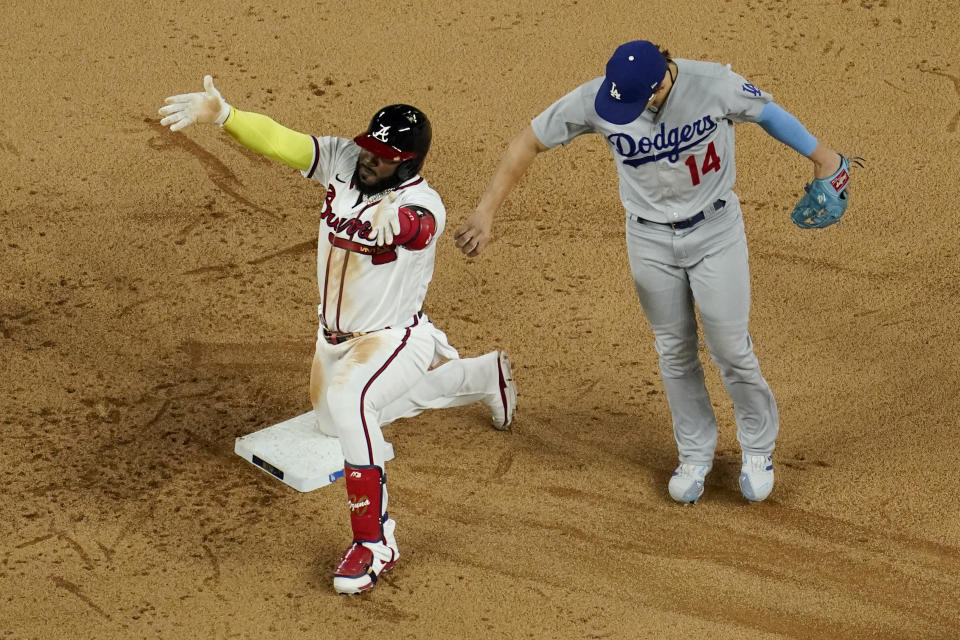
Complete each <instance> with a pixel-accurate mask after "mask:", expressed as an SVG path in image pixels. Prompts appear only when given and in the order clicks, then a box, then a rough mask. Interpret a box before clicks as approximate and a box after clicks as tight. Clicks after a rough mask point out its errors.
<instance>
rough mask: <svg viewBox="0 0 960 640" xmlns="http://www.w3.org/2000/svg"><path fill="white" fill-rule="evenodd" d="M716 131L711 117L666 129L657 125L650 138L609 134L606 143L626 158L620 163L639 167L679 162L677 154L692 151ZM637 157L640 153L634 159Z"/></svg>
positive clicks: (626, 134)
mask: <svg viewBox="0 0 960 640" xmlns="http://www.w3.org/2000/svg"><path fill="white" fill-rule="evenodd" d="M716 130H717V123H716V122H715V121H714V120H713V118H712V117H710V116H703V117H702V118H700V119H699V120H694V121H693V122H691V123H690V124H685V125H681V126H678V127H673V128H672V129H667V126H666V125H665V124H664V123H662V122H661V123H660V131H658V132H657V134H656V135H654V136H653V137H652V138H647V137H646V136H644V137H642V138H634V137H633V136H631V135H630V134H628V133H612V134H610V135H608V136H607V142H609V143H610V146H611V147H613V150H614V151H616V152H617V153H618V154H620V155H621V156H624V157H626V158H629V160H624V161H623V164H625V165H628V166H631V167H639V166H640V165H642V164H647V163H648V162H656V161H657V160H662V159H664V158H666V159H667V160H669V161H670V162H676V161H677V160H679V159H680V154H681V153H683V152H684V151H686V150H687V149H692V148H693V147H695V146H697V145H698V144H700V143H701V142H703V141H705V140H707V139H708V138H710V136H712V135H713V132H714V131H716ZM637 154H642V155H641V156H640V157H638V158H635V157H634V156H636V155H637Z"/></svg>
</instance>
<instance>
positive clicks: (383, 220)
mask: <svg viewBox="0 0 960 640" xmlns="http://www.w3.org/2000/svg"><path fill="white" fill-rule="evenodd" d="M397 195H398V194H397V192H396V191H393V192H391V193H390V195H388V196H386V197H384V198H382V199H381V200H380V204H378V205H377V208H376V210H375V211H374V212H373V218H372V219H371V220H370V227H371V229H372V230H371V232H370V239H371V240H376V241H377V246H378V247H383V246H390V245H392V244H393V237H394V236H395V235H397V234H398V233H400V206H399V205H397V204H394V202H395V201H396V199H397Z"/></svg>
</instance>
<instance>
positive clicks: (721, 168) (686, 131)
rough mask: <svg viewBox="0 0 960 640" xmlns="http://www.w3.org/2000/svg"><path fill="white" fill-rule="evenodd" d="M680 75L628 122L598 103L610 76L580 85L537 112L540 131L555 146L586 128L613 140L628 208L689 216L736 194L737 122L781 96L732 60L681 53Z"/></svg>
mask: <svg viewBox="0 0 960 640" xmlns="http://www.w3.org/2000/svg"><path fill="white" fill-rule="evenodd" d="M674 62H675V63H676V65H677V77H676V81H675V82H674V85H673V88H672V89H671V91H670V94H669V96H668V97H667V101H666V102H665V103H664V104H663V105H662V106H661V107H660V110H659V112H657V113H654V112H652V111H650V110H645V111H644V112H643V114H641V115H640V117H639V118H637V119H636V120H634V121H633V122H630V123H628V124H623V125H617V124H612V123H610V122H607V121H606V120H604V119H603V118H601V117H600V116H599V115H597V112H596V110H595V108H594V106H593V105H594V98H595V97H596V95H597V90H598V89H599V88H600V86H601V84H602V83H603V78H595V79H593V80H591V81H589V82H587V83H585V84H582V85H580V86H579V87H577V88H576V89H574V90H573V91H571V92H570V93H568V94H567V95H565V96H564V97H562V98H560V99H559V100H557V101H556V102H555V103H553V104H552V105H550V107H548V108H547V109H546V110H545V111H544V112H543V113H541V114H540V115H538V116H537V117H536V118H534V120H533V122H532V123H531V126H532V127H533V131H534V133H535V134H536V136H537V138H539V140H540V142H542V143H543V144H544V145H546V146H547V147H551V148H552V147H555V146H557V145H560V144H567V143H569V142H570V141H571V140H573V139H574V138H576V137H577V136H579V135H581V134H584V133H599V134H601V135H603V137H604V138H605V139H606V141H607V145H608V146H609V147H610V151H611V153H612V154H613V157H614V160H615V162H616V164H617V172H618V174H619V176H620V200H621V201H622V202H623V206H624V208H625V209H626V212H627V214H628V215H629V214H633V215H637V216H640V217H641V218H645V219H647V220H652V221H654V222H678V221H680V220H684V219H686V218H689V217H691V216H693V215H695V214H696V213H698V212H699V211H701V210H703V209H704V208H706V207H707V205H709V204H711V203H713V202H714V201H716V200H717V199H721V198H723V197H724V196H726V194H728V193H729V192H730V191H731V190H732V188H733V183H734V181H735V179H736V173H737V172H736V165H735V162H734V136H733V123H734V122H752V121H755V120H756V119H757V117H759V115H760V112H761V111H762V110H763V107H764V106H765V105H766V104H767V103H768V102H770V101H772V100H773V96H771V95H770V94H769V93H766V92H765V91H761V90H759V89H757V88H756V87H755V86H753V85H752V84H750V83H749V82H748V81H747V80H746V79H744V78H743V77H742V76H740V75H738V74H736V73H734V72H733V71H731V70H730V67H729V65H722V64H719V63H715V62H700V61H695V60H684V59H676V60H674Z"/></svg>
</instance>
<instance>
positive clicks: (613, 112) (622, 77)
mask: <svg viewBox="0 0 960 640" xmlns="http://www.w3.org/2000/svg"><path fill="white" fill-rule="evenodd" d="M666 73H667V61H666V59H664V57H663V54H662V53H660V50H659V49H658V48H657V45H655V44H653V43H651V42H647V41H646V40H634V41H633V42H627V43H626V44H622V45H620V46H619V47H617V50H616V51H614V52H613V55H612V56H610V60H609V61H608V62H607V75H606V77H605V78H604V79H603V84H601V85H600V89H599V90H598V91H597V97H596V99H595V100H594V102H593V105H594V107H595V108H596V110H597V114H598V115H599V116H600V117H601V118H603V119H604V120H606V121H607V122H612V123H613V124H627V123H628V122H633V121H634V120H636V119H637V118H639V117H640V114H641V113H643V110H644V109H646V108H647V103H648V102H650V96H651V95H653V90H654V89H656V88H657V87H658V86H660V83H661V82H662V81H663V76H664V75H665V74H666Z"/></svg>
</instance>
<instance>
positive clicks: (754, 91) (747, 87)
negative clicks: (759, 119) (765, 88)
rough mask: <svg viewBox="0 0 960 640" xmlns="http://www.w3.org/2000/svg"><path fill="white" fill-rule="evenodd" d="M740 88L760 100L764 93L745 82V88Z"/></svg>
mask: <svg viewBox="0 0 960 640" xmlns="http://www.w3.org/2000/svg"><path fill="white" fill-rule="evenodd" d="M740 88H741V89H742V90H743V92H744V93H749V94H750V95H752V96H753V97H754V98H759V97H760V94H762V93H763V92H762V91H760V89H757V88H756V87H755V86H753V85H752V84H750V83H749V82H744V83H743V86H742V87H740Z"/></svg>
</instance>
